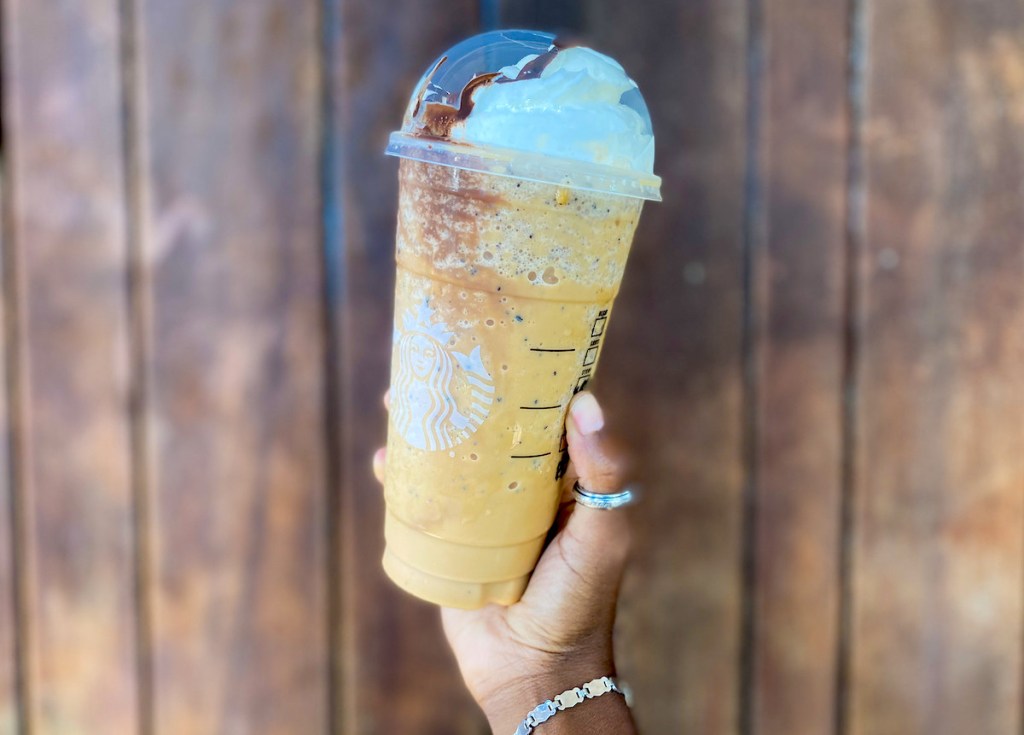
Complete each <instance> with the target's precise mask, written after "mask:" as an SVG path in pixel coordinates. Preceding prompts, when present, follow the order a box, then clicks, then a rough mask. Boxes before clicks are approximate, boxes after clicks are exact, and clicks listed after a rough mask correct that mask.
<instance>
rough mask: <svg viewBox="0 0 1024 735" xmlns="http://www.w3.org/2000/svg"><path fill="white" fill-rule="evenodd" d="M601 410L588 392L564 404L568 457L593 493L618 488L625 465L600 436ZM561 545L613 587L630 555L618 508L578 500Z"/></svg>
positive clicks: (625, 523) (625, 521)
mask: <svg viewBox="0 0 1024 735" xmlns="http://www.w3.org/2000/svg"><path fill="white" fill-rule="evenodd" d="M603 427H604V413H603V412H602V411H601V406H600V405H599V404H598V402H597V399H596V398H595V397H594V395H593V394H592V393H588V392H582V393H579V394H578V395H577V396H576V397H575V398H574V399H573V401H572V403H571V404H570V405H569V416H568V419H567V421H566V425H565V429H566V435H567V439H568V443H569V456H570V457H571V459H572V463H573V467H574V468H575V470H576V474H577V475H578V477H579V484H580V485H581V486H582V487H583V488H584V489H586V490H589V491H590V492H594V493H614V492H619V491H620V490H621V489H622V486H623V475H624V474H625V464H624V462H623V460H622V458H621V457H620V456H619V455H617V454H616V453H615V452H614V451H613V449H612V447H611V445H610V443H609V442H608V440H607V438H605V437H603V436H602V435H601V429H602V428H603ZM565 530H566V531H567V533H566V538H565V539H564V540H563V543H564V544H566V545H567V546H568V548H566V549H565V551H566V553H567V554H568V555H569V557H570V558H573V559H579V560H586V561H585V568H586V569H587V571H588V572H589V573H591V574H592V575H593V577H594V582H595V583H597V585H598V586H600V587H602V588H605V589H610V590H611V591H614V590H617V589H618V585H619V582H620V581H621V579H622V572H623V569H624V567H625V563H626V557H627V556H628V554H629V546H630V529H629V522H628V518H627V516H626V514H625V513H623V511H622V510H598V509H596V508H588V507H587V506H585V505H582V504H580V503H577V504H576V506H575V507H574V509H573V511H572V515H571V516H570V517H569V521H568V523H567V524H566V527H565Z"/></svg>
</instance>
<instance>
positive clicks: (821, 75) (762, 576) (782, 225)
mask: <svg viewBox="0 0 1024 735" xmlns="http://www.w3.org/2000/svg"><path fill="white" fill-rule="evenodd" d="M760 30H761V32H762V34H763V36H762V37H763V46H762V47H761V48H760V50H759V52H760V53H762V54H763V58H762V59H761V66H760V69H761V70H762V72H761V75H760V83H761V88H760V90H759V94H758V98H759V100H760V114H759V117H758V119H759V124H758V131H757V133H758V135H759V140H758V142H759V146H760V161H759V163H760V175H759V177H758V186H759V188H760V195H759V197H758V199H759V201H758V202H757V203H756V205H755V206H756V208H757V211H756V212H755V216H756V217H757V218H758V222H757V223H756V227H755V229H754V240H753V242H752V246H753V247H754V260H753V266H754V272H753V279H754V289H755V293H754V294H753V299H754V301H753V307H754V313H755V320H756V330H757V334H756V344H755V350H756V357H757V363H756V370H757V372H756V373H755V380H756V381H757V385H756V389H755V390H756V400H757V407H756V414H755V421H756V433H755V439H754V441H755V452H756V458H755V462H756V469H755V477H756V486H755V490H754V492H755V498H754V516H753V518H754V525H753V528H752V533H753V538H752V539H749V540H748V543H753V544H754V550H755V554H754V579H753V592H754V600H753V603H754V608H753V615H754V619H753V629H752V631H751V634H752V640H751V653H752V665H753V669H752V672H751V684H752V692H751V705H750V706H751V711H750V713H749V717H750V722H751V727H752V730H753V731H754V732H756V733H758V735H795V734H797V733H807V734H808V735H812V734H813V735H820V734H821V733H828V732H830V731H831V730H832V729H833V724H834V717H835V706H836V696H835V694H836V693H835V686H836V657H837V651H838V648H837V643H838V639H837V635H838V620H839V618H838V615H839V576H838V572H839V550H840V543H841V538H840V528H839V520H840V507H841V499H842V481H841V466H842V405H843V401H842V392H843V387H842V381H843V318H844V315H843V297H844V263H845V247H844V245H845V206H844V205H845V193H846V143H847V130H846V120H845V115H846V55H845V53H844V49H845V48H846V36H847V9H846V7H845V5H844V4H843V3H822V2H817V1H816V0H766V2H764V4H763V15H762V19H761V24H760Z"/></svg>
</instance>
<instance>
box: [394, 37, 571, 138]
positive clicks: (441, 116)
mask: <svg viewBox="0 0 1024 735" xmlns="http://www.w3.org/2000/svg"><path fill="white" fill-rule="evenodd" d="M562 48H564V47H563V46H562V45H560V44H559V43H557V42H554V43H552V44H551V48H550V49H549V50H548V51H546V52H544V53H543V54H541V55H539V56H538V57H537V58H535V59H532V60H531V61H530V62H528V63H527V64H525V65H524V66H523V68H522V69H521V70H520V72H519V75H518V76H517V77H516V78H515V79H510V78H509V77H506V76H503V75H502V74H501V72H496V71H492V72H486V73H483V74H477V75H475V76H474V77H473V78H472V79H470V80H469V81H468V82H467V83H466V86H465V87H463V88H462V92H461V93H459V99H458V106H457V107H456V106H454V105H452V104H450V103H449V102H424V99H423V98H424V96H425V95H426V93H427V91H428V90H430V89H431V87H434V90H435V91H437V92H441V95H440V97H441V99H445V98H448V99H450V98H451V97H452V96H453V95H451V94H446V93H445V92H444V90H441V89H440V88H439V87H437V86H435V85H433V83H432V81H431V80H432V79H433V78H434V75H435V74H437V70H438V69H440V68H441V65H442V64H444V63H445V62H446V61H447V60H448V57H447V56H443V57H441V59H440V60H439V61H438V62H437V63H436V64H435V65H434V68H433V69H431V70H430V74H428V75H427V79H426V81H425V82H424V84H423V89H421V90H420V94H419V97H418V98H417V99H416V105H415V107H413V111H412V116H413V118H414V119H416V120H417V121H418V122H419V124H420V130H419V131H417V134H418V135H421V136H424V137H430V138H447V137H449V136H450V135H451V132H452V126H454V125H455V123H456V122H459V121H461V120H465V119H466V118H467V117H469V113H471V112H472V111H473V93H474V92H475V91H476V90H477V89H479V88H480V87H483V86H485V85H487V84H507V83H509V82H518V81H522V80H526V79H535V78H537V77H539V76H540V75H541V73H543V71H544V69H546V68H547V66H548V64H550V63H551V61H552V60H553V59H554V58H555V56H556V55H557V54H558V52H559V51H560V50H561V49H562ZM421 110H422V115H421V114H420V111H421Z"/></svg>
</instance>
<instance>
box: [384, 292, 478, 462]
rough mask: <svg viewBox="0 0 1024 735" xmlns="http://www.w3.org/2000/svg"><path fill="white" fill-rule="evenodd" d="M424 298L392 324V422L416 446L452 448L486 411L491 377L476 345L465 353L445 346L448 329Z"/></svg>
mask: <svg viewBox="0 0 1024 735" xmlns="http://www.w3.org/2000/svg"><path fill="white" fill-rule="evenodd" d="M433 315H434V311H433V310H432V309H431V308H430V307H429V306H427V302H426V301H424V303H422V304H421V305H420V307H419V310H418V312H417V313H415V314H414V313H413V312H412V311H407V312H406V313H405V314H404V315H403V317H402V327H401V328H398V327H397V326H396V328H395V336H394V345H395V351H396V352H397V354H398V366H397V372H396V374H395V377H394V381H393V382H392V390H391V420H392V422H393V424H394V426H395V428H396V429H397V430H398V432H399V433H400V434H401V435H402V437H403V438H404V439H405V440H406V441H407V442H409V444H411V445H412V446H414V447H416V448H417V449H423V450H426V451H440V450H443V449H451V448H452V447H454V446H455V445H457V444H460V443H462V442H463V441H465V440H466V439H467V438H469V435H470V434H472V433H474V432H475V431H476V430H477V429H478V428H479V427H480V425H481V424H482V423H483V422H484V419H486V418H487V414H488V413H490V410H491V408H490V407H491V403H492V402H493V401H494V381H493V380H491V376H490V374H488V372H487V369H486V368H485V367H484V363H483V360H482V359H481V357H480V346H479V345H477V346H476V347H474V348H473V351H472V352H470V353H469V354H468V355H464V354H462V353H461V352H455V351H454V350H452V349H451V348H450V347H449V344H448V343H449V341H450V340H451V338H452V333H451V332H450V331H449V330H448V327H447V326H446V325H445V324H444V323H441V322H437V323H433V322H432V319H431V318H432V317H433Z"/></svg>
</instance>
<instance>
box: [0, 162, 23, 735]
mask: <svg viewBox="0 0 1024 735" xmlns="http://www.w3.org/2000/svg"><path fill="white" fill-rule="evenodd" d="M4 163H6V160H5V161H4ZM3 184H4V181H3V177H0V213H2V214H0V217H2V218H3V220H4V225H3V226H0V284H6V281H5V280H4V276H5V275H6V273H7V272H8V269H9V261H8V256H7V252H8V251H7V247H8V245H9V240H8V238H7V232H9V230H8V229H7V227H6V221H7V216H8V211H9V210H8V209H7V201H6V199H5V192H4V191H3V189H2V186H3ZM2 291H3V298H0V325H4V324H6V320H7V314H8V311H9V309H8V305H7V299H8V298H9V297H11V296H12V294H11V293H10V289H8V288H6V285H5V286H4V287H3V289H2ZM2 334H3V336H2V338H0V386H2V388H0V437H2V441H0V735H15V734H16V733H17V732H18V728H19V720H20V717H19V714H18V686H17V674H18V666H17V659H18V650H17V643H16V636H17V618H16V613H15V604H16V603H15V577H14V557H15V551H16V550H15V544H16V540H15V538H16V537H15V530H14V518H13V517H12V513H11V510H12V509H13V507H14V496H13V487H12V483H11V465H10V451H9V447H10V443H9V438H10V431H11V420H10V415H9V413H8V406H9V401H8V383H7V360H8V356H9V354H10V341H9V338H8V331H7V329H6V328H4V331H3V333H2Z"/></svg>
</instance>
